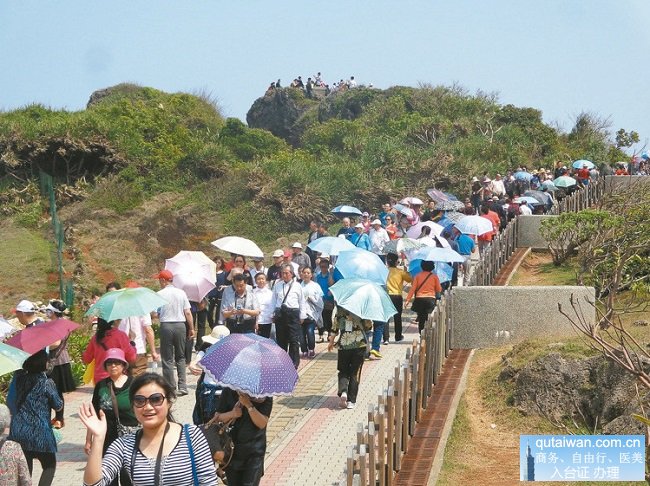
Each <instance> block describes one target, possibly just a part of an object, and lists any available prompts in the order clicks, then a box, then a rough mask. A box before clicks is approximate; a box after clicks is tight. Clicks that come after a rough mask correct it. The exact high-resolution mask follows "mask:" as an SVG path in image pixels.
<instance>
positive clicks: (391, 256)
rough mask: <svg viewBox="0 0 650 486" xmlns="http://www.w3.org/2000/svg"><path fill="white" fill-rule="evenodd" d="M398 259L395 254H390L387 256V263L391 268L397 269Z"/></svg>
mask: <svg viewBox="0 0 650 486" xmlns="http://www.w3.org/2000/svg"><path fill="white" fill-rule="evenodd" d="M398 258H399V257H398V256H397V255H396V254H395V253H389V254H388V255H386V263H388V266H389V267H396V266H397V260H398Z"/></svg>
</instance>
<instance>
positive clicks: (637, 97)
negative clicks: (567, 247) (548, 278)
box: [0, 0, 650, 140]
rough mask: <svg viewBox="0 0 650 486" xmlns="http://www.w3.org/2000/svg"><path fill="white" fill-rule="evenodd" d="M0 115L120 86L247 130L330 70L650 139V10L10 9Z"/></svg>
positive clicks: (57, 5) (541, 4) (6, 5)
mask: <svg viewBox="0 0 650 486" xmlns="http://www.w3.org/2000/svg"><path fill="white" fill-rule="evenodd" d="M0 21H1V25H2V29H0V59H2V64H3V66H2V68H3V69H2V71H3V74H2V76H0V109H3V110H10V109H13V108H17V107H20V106H24V105H25V104H28V103H31V102H38V103H43V104H46V105H49V106H52V107H54V108H66V109H69V110H77V109H81V108H83V107H84V106H85V103H86V101H87V100H88V97H89V96H90V94H91V93H92V92H93V91H94V90H96V89H99V88H104V87H107V86H111V85H114V84H117V83H120V82H125V81H128V82H136V83H139V84H142V85H147V86H152V87H155V88H158V89H162V90H165V91H189V92H192V91H197V90H204V91H207V92H209V93H211V94H212V95H213V96H215V97H216V98H218V100H219V102H220V105H221V107H222V109H223V111H224V114H225V115H228V116H236V117H238V118H241V119H245V115H246V112H247V110H248V108H249V107H250V106H251V104H252V103H253V101H254V100H255V99H256V98H257V97H258V96H260V95H262V94H263V93H264V91H265V89H266V87H267V86H268V84H269V83H270V82H271V81H273V80H275V79H277V78H282V81H283V84H285V85H286V84H288V82H290V80H291V79H293V78H294V77H296V76H298V75H302V76H303V78H306V77H307V76H309V75H312V74H314V73H316V72H317V71H321V72H322V73H323V77H324V79H325V80H326V81H329V82H334V81H337V80H339V79H341V78H348V77H349V76H351V75H354V76H355V77H356V79H357V80H358V81H359V82H360V83H373V84H374V85H375V86H377V87H379V88H387V87H389V86H393V85H407V86H417V85H418V83H431V84H434V85H438V84H444V85H450V84H453V83H458V84H460V85H462V86H464V87H466V88H467V89H469V90H470V92H475V91H476V90H477V89H481V90H483V91H487V92H497V93H498V94H499V99H500V101H501V102H502V103H513V104H515V105H518V106H531V107H534V108H538V109H541V110H542V111H543V113H544V119H545V121H547V122H550V123H557V124H559V125H560V126H562V127H564V128H565V129H570V128H571V126H572V124H573V121H574V120H575V116H576V115H577V114H578V113H580V112H582V111H588V112H593V113H596V114H598V115H599V116H601V117H604V118H605V117H609V118H610V120H611V122H612V130H613V131H615V130H617V129H618V128H621V127H624V128H626V129H628V130H630V129H634V130H636V131H638V132H639V134H640V135H641V137H642V140H647V139H648V138H650V117H649V116H648V113H649V112H650V101H649V97H648V87H649V86H650V62H649V58H648V52H650V2H647V1H646V0H620V1H618V2H613V1H611V0H590V1H588V2H586V1H577V0H574V1H567V0H561V1H560V0H544V1H532V0H527V1H521V0H491V1H487V2H486V1H480V0H475V1H469V0H465V1H463V0H453V1H452V0H447V1H426V2H425V1H410V0H405V1H401V2H394V1H393V2H389V1H385V0H375V1H373V2H369V1H354V2H341V1H338V0H330V1H326V2H320V3H316V2H307V1H300V2H299V1H287V0H277V1H275V2H273V1H270V2H269V1H258V0H240V1H228V2H226V1H216V0H214V1H202V2H178V1H156V2H154V1H137V2H133V1H128V2H127V1H117V0H116V1H110V2H106V1H104V2H92V1H88V0H84V1H78V0H67V1H66V0H63V1H59V2H43V1H42V0H5V1H2V2H0Z"/></svg>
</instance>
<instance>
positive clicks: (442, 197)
mask: <svg viewBox="0 0 650 486" xmlns="http://www.w3.org/2000/svg"><path fill="white" fill-rule="evenodd" d="M427 195H428V196H429V197H430V198H431V199H432V200H433V201H435V202H437V203H439V202H444V201H449V197H448V196H447V194H445V193H444V192H442V191H439V190H437V189H427Z"/></svg>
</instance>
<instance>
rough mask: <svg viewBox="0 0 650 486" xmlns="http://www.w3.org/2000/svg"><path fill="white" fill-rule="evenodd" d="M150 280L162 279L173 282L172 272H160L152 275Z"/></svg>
mask: <svg viewBox="0 0 650 486" xmlns="http://www.w3.org/2000/svg"><path fill="white" fill-rule="evenodd" d="M151 278H157V279H161V278H162V279H164V280H167V281H169V282H171V281H172V280H174V274H173V273H172V272H170V271H169V270H161V271H160V272H158V273H157V274H155V275H152V276H151Z"/></svg>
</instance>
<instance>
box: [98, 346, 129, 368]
mask: <svg viewBox="0 0 650 486" xmlns="http://www.w3.org/2000/svg"><path fill="white" fill-rule="evenodd" d="M109 359H114V360H117V361H121V362H122V363H124V369H127V368H128V367H129V363H128V361H127V360H126V357H125V356H124V351H122V350H121V349H120V348H108V349H107V350H106V355H104V361H102V368H104V369H106V366H105V363H106V361H108V360H109Z"/></svg>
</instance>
